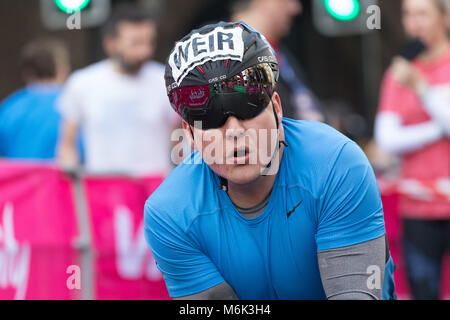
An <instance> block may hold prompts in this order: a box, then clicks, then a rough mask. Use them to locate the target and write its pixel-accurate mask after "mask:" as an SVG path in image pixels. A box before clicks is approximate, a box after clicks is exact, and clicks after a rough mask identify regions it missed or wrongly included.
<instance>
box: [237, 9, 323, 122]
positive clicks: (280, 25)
mask: <svg viewBox="0 0 450 320" xmlns="http://www.w3.org/2000/svg"><path fill="white" fill-rule="evenodd" d="M230 10H231V20H232V21H244V22H245V23H247V24H248V25H249V26H251V27H252V28H255V29H256V30H258V31H260V32H261V33H262V34H263V35H264V36H265V37H266V38H267V40H268V41H269V42H270V44H271V45H272V47H273V48H274V49H275V51H276V53H277V59H278V61H279V64H280V80H279V84H278V92H279V93H280V95H281V96H282V97H283V113H284V115H285V117H287V118H292V119H302V120H315V121H324V116H323V114H322V112H321V109H320V106H319V102H318V100H317V98H316V97H315V96H314V94H313V93H312V92H311V90H310V89H309V88H308V87H307V86H306V85H305V74H304V72H303V70H302V68H301V67H300V65H299V64H298V62H297V61H296V58H295V57H294V56H293V55H292V53H290V52H289V50H288V49H287V48H286V47H284V46H283V45H282V44H281V40H282V39H283V38H284V37H286V36H287V35H288V34H289V32H290V30H291V26H292V22H293V20H294V18H295V17H296V16H298V15H300V14H301V13H302V10H303V7H302V4H301V2H300V1H299V0H234V1H232V2H231V8H230Z"/></svg>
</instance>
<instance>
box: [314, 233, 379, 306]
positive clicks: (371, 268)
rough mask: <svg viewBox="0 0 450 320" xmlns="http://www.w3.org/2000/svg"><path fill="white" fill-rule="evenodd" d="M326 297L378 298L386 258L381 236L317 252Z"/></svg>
mask: <svg viewBox="0 0 450 320" xmlns="http://www.w3.org/2000/svg"><path fill="white" fill-rule="evenodd" d="M318 261H319V270H320V277H321V279H322V285H323V287H324V289H325V294H326V296H327V298H328V300H381V297H382V285H383V281H384V269H385V261H386V239H385V236H383V237H381V238H378V239H375V240H371V241H367V242H364V243H360V244H356V245H353V246H349V247H342V248H337V249H331V250H325V251H320V252H318Z"/></svg>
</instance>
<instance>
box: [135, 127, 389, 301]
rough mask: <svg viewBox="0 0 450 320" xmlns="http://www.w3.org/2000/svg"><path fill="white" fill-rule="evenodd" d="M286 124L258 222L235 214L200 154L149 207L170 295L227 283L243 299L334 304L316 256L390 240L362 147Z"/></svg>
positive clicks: (151, 239)
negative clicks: (278, 160) (277, 164)
mask: <svg viewBox="0 0 450 320" xmlns="http://www.w3.org/2000/svg"><path fill="white" fill-rule="evenodd" d="M283 127H284V132H285V140H286V143H287V144H288V147H287V148H285V149H284V154H283V157H282V160H281V163H280V169H279V172H278V174H277V177H276V180H275V184H274V186H273V189H272V193H271V196H270V200H269V203H268V205H267V207H266V208H265V209H264V211H263V213H262V214H261V215H260V216H258V217H257V218H255V219H247V218H245V217H244V216H242V215H241V214H240V213H239V212H238V211H237V210H236V208H235V207H234V206H233V204H232V202H231V200H230V199H229V197H228V195H227V193H226V192H225V191H223V190H222V189H221V188H220V180H219V178H218V176H217V175H216V174H215V173H214V172H213V171H212V170H211V169H210V168H209V167H208V166H207V165H206V163H204V162H203V161H202V159H201V157H200V155H199V153H198V152H195V153H194V154H193V158H194V161H192V157H188V158H187V159H186V160H185V161H184V162H183V163H182V164H180V165H179V166H178V167H177V168H175V169H174V170H173V172H172V173H171V174H170V175H169V176H168V177H167V178H166V180H165V181H164V182H163V183H162V184H161V185H160V187H159V188H158V189H157V190H156V191H155V192H154V193H153V194H152V195H151V196H150V198H149V199H148V200H147V202H146V205H145V213H144V219H145V236H146V240H147V242H148V244H149V246H150V248H151V250H152V253H153V257H154V259H155V261H156V263H157V266H158V268H159V270H160V271H161V272H162V274H163V277H164V280H165V282H166V285H167V289H168V291H169V294H170V296H171V297H180V296H186V295H190V294H194V293H198V292H201V291H204V290H206V289H208V288H211V287H213V286H215V285H217V284H219V283H221V282H223V281H226V282H227V283H228V284H229V285H230V286H231V287H232V288H233V289H234V291H235V293H236V294H237V296H238V297H239V298H240V299H258V300H259V299H261V300H264V299H326V296H325V292H324V289H323V286H322V282H321V278H320V273H319V266H318V262H317V252H318V251H322V250H327V249H334V248H340V247H345V246H350V245H354V244H358V243H362V242H366V241H369V240H373V239H376V238H379V237H381V236H383V235H384V234H385V228H384V219H383V208H382V204H381V197H380V193H379V189H378V186H377V182H376V179H375V176H374V173H373V170H372V168H371V166H370V164H369V162H368V160H367V158H366V157H365V155H364V153H363V152H362V150H361V149H360V148H359V147H358V146H357V145H356V144H355V143H354V142H352V141H351V140H349V139H348V138H346V137H345V136H344V135H342V134H340V133H338V132H337V131H335V130H334V129H332V128H331V127H329V126H327V125H325V124H321V123H318V122H311V121H295V120H290V119H283ZM192 162H193V163H197V164H192ZM294 208H296V209H295V210H294V211H293V212H292V213H291V214H289V216H288V213H289V212H290V211H292V210H293V209H294ZM386 272H390V269H389V268H386ZM386 277H389V275H388V274H387V275H386Z"/></svg>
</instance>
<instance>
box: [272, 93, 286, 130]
mask: <svg viewBox="0 0 450 320" xmlns="http://www.w3.org/2000/svg"><path fill="white" fill-rule="evenodd" d="M272 103H273V107H274V108H275V112H276V113H277V117H278V121H279V122H280V123H279V124H280V126H281V121H282V120H283V107H282V105H281V98H280V95H279V94H278V92H276V91H275V92H274V93H273V95H272Z"/></svg>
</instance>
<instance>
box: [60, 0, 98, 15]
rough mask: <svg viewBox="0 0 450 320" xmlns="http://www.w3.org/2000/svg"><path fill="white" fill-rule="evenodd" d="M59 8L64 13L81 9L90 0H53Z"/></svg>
mask: <svg viewBox="0 0 450 320" xmlns="http://www.w3.org/2000/svg"><path fill="white" fill-rule="evenodd" d="M54 1H55V4H56V6H57V7H58V9H59V10H61V11H63V12H65V13H74V12H77V11H81V10H83V9H84V8H86V6H87V5H88V4H89V2H91V0H54Z"/></svg>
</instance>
